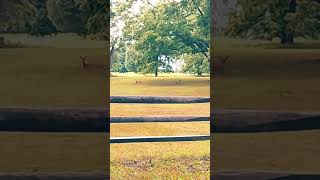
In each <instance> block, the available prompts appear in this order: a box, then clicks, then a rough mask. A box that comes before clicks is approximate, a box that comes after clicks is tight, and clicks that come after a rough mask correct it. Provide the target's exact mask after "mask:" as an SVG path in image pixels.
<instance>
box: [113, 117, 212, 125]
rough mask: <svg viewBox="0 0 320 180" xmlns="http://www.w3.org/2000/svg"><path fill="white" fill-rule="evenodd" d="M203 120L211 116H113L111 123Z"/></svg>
mask: <svg viewBox="0 0 320 180" xmlns="http://www.w3.org/2000/svg"><path fill="white" fill-rule="evenodd" d="M202 121H210V117H197V116H159V117H157V116H156V117H145V116H143V117H111V123H144V122H202Z"/></svg>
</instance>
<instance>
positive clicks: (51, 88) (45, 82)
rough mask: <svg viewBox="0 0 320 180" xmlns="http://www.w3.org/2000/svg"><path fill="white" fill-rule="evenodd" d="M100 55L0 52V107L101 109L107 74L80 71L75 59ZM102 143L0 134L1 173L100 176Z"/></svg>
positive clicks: (102, 137) (74, 136)
mask: <svg viewBox="0 0 320 180" xmlns="http://www.w3.org/2000/svg"><path fill="white" fill-rule="evenodd" d="M47 43H49V44H50V41H49V42H47ZM85 43H86V42H82V45H83V44H85ZM103 52H104V49H102V48H100V49H99V48H95V49H93V48H88V47H86V48H58V47H57V48H22V49H0V84H1V88H0V94H1V96H0V107H35V108H57V107H58V108H63V107H73V108H74V107H75V108H77V107H105V106H106V101H105V99H106V89H107V83H106V73H105V72H102V71H97V72H95V71H92V70H83V69H81V63H80V59H79V56H80V55H96V54H102V53H103ZM106 138H107V135H106V134H104V133H84V134H83V133H12V132H1V133H0V145H1V148H0V159H1V161H2V162H6V163H1V165H0V172H41V173H45V172H105V171H106V165H105V157H106V155H107V146H106ZM88 147H94V148H88Z"/></svg>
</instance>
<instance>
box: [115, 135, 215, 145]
mask: <svg viewBox="0 0 320 180" xmlns="http://www.w3.org/2000/svg"><path fill="white" fill-rule="evenodd" d="M209 139H210V136H209V135H194V136H191V135H190V136H141V137H114V138H111V139H110V143H136V142H175V141H201V140H209Z"/></svg>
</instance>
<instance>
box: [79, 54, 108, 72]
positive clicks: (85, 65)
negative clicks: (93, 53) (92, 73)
mask: <svg viewBox="0 0 320 180" xmlns="http://www.w3.org/2000/svg"><path fill="white" fill-rule="evenodd" d="M103 58H105V57H96V58H90V60H95V61H99V62H96V63H89V62H88V60H89V58H88V56H80V59H81V67H82V69H89V68H90V69H107V65H106V64H105V63H103V64H102V63H101V62H100V61H101V60H103V61H106V60H104V59H103Z"/></svg>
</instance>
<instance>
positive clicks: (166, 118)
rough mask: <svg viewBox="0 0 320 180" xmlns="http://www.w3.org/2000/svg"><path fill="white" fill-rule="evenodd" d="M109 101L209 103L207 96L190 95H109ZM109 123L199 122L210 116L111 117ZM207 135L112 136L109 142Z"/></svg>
mask: <svg viewBox="0 0 320 180" xmlns="http://www.w3.org/2000/svg"><path fill="white" fill-rule="evenodd" d="M110 102H111V103H143V104H191V103H209V102H210V98H209V97H191V96H171V97H165V96H111V97H110ZM110 121H111V122H110V123H145V122H200V121H210V117H197V116H156V117H111V118H110ZM209 139H210V136H209V135H188V136H142V137H112V138H110V143H112V144H114V143H144V142H178V141H203V140H209Z"/></svg>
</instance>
